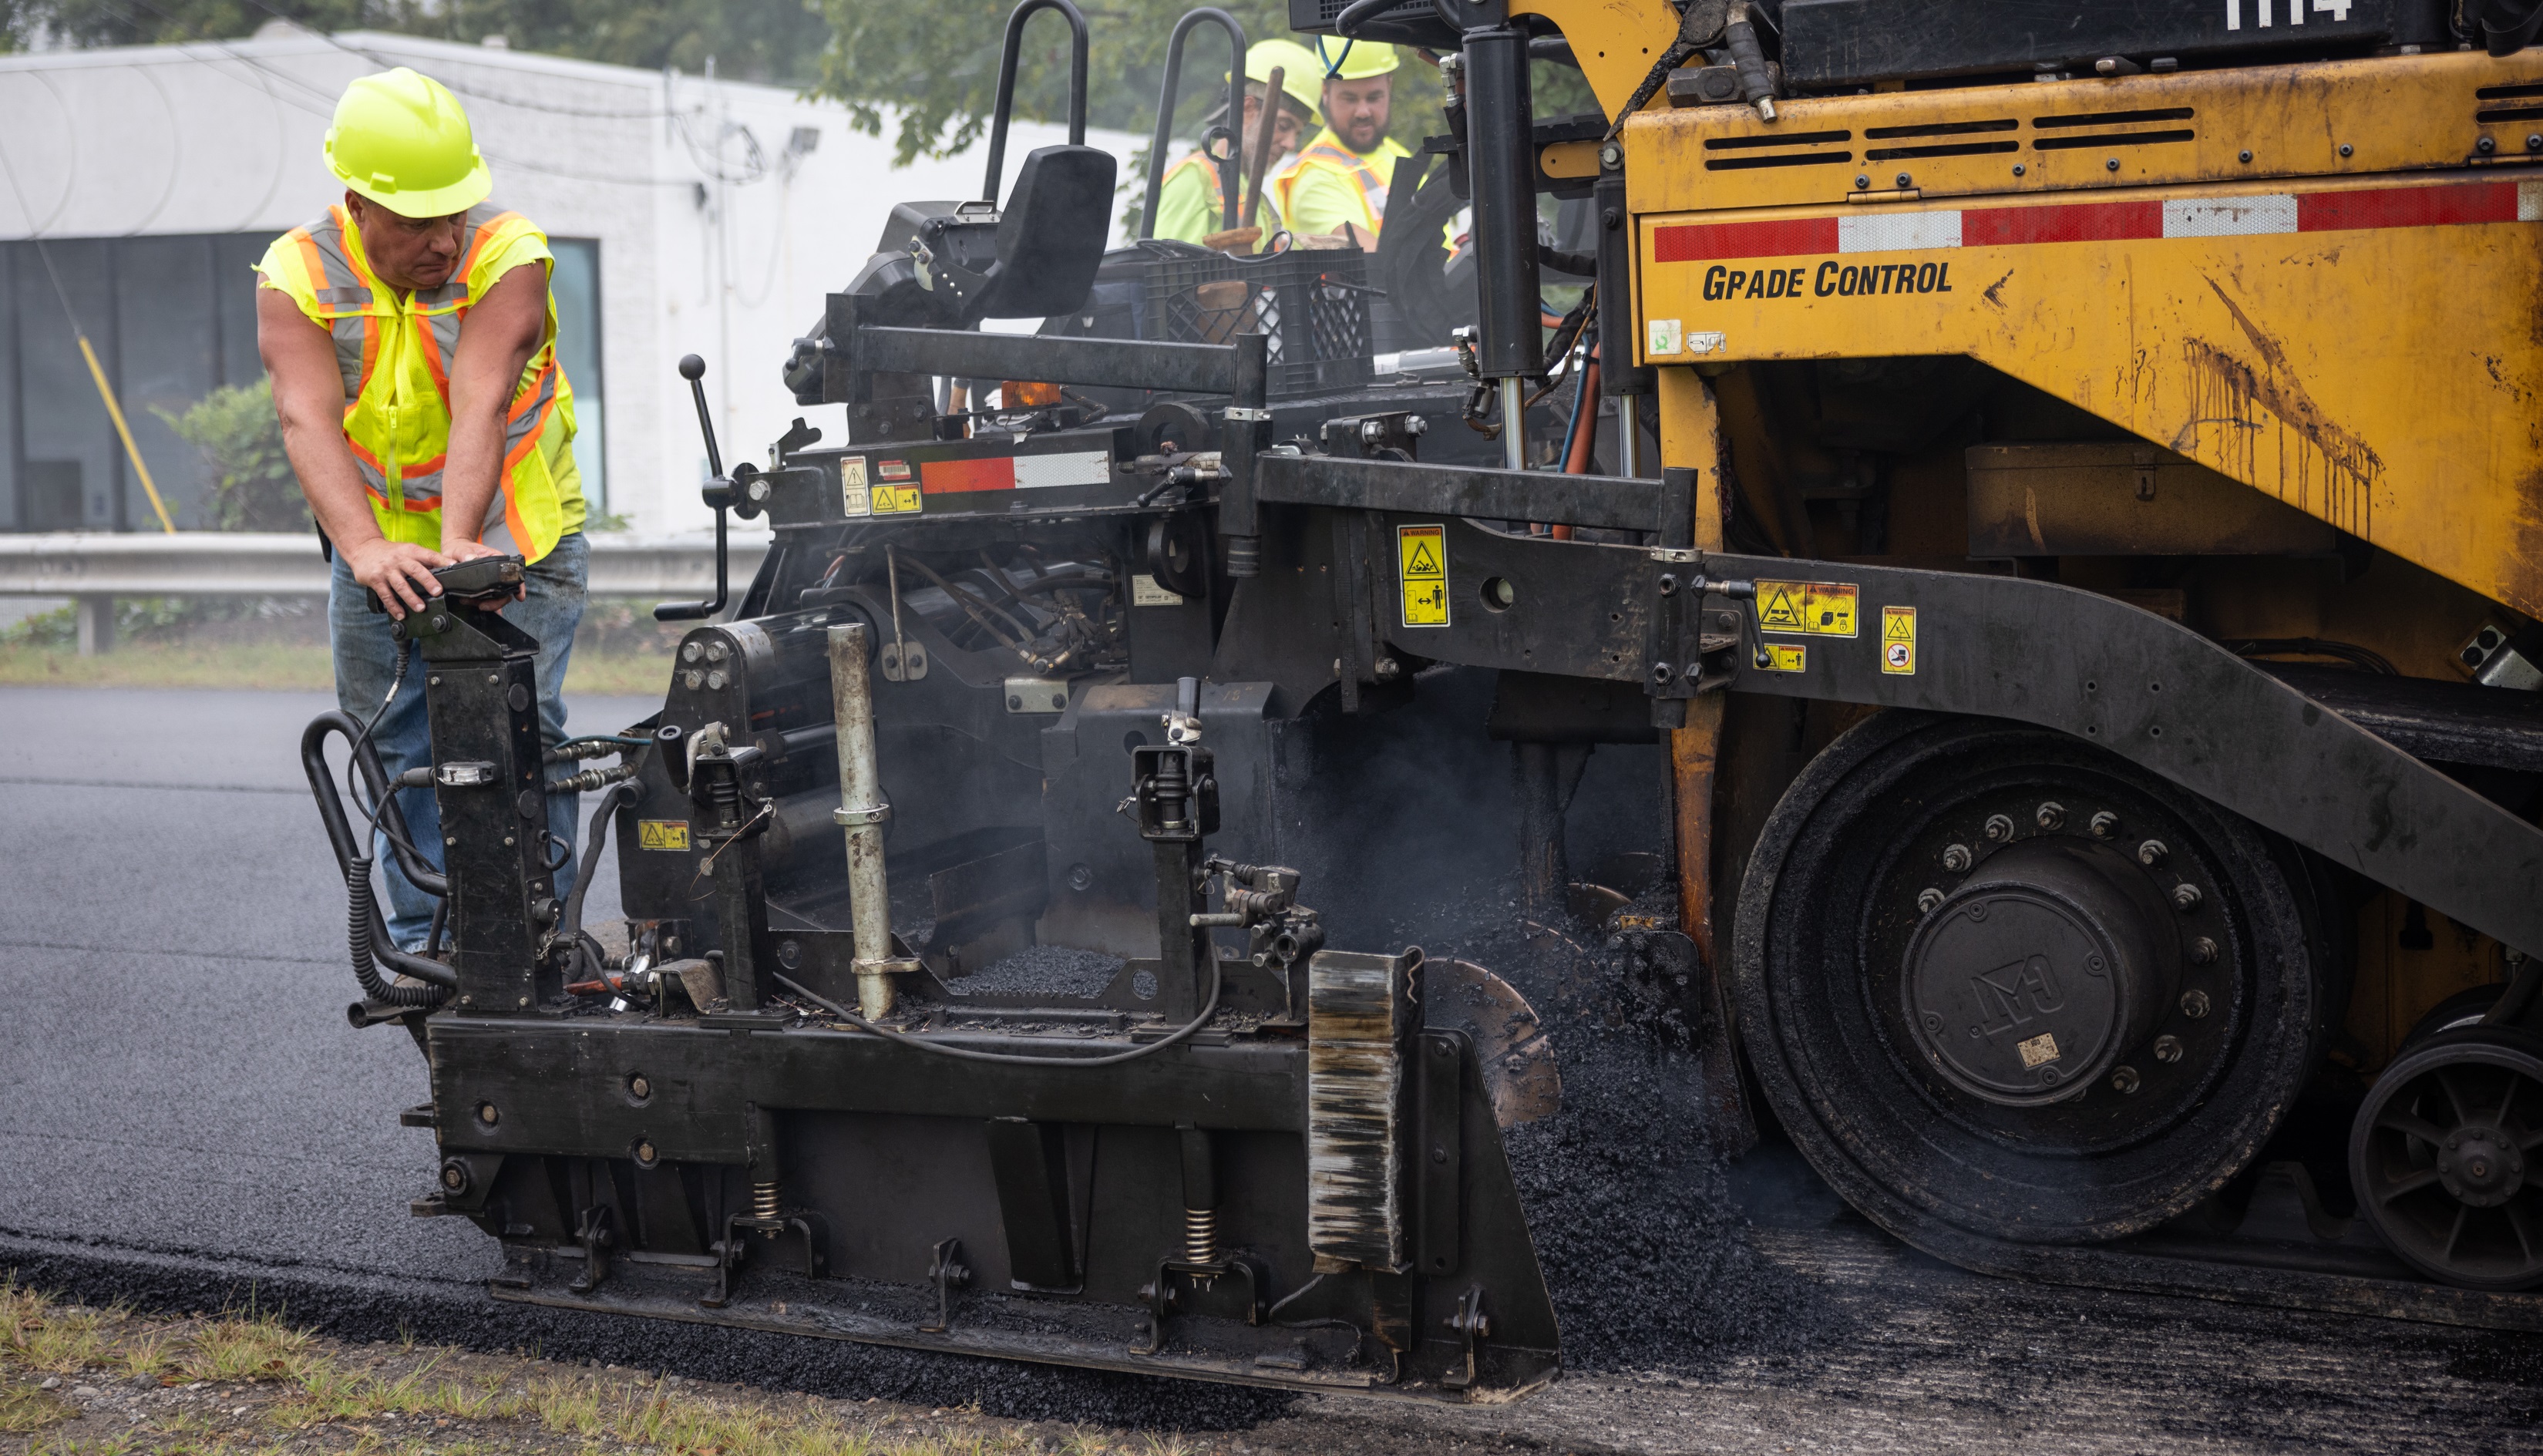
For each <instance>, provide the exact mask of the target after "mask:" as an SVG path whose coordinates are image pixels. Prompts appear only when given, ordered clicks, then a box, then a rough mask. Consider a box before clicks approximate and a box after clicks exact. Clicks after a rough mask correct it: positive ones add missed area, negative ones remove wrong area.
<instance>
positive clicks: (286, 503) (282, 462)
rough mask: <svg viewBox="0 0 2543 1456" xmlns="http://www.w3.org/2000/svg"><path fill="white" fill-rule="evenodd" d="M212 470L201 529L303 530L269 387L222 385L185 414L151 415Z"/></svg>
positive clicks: (304, 509)
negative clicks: (194, 450)
mask: <svg viewBox="0 0 2543 1456" xmlns="http://www.w3.org/2000/svg"><path fill="white" fill-rule="evenodd" d="M156 413H157V414H158V416H159V418H160V419H162V420H165V421H168V426H169V428H171V429H174V430H175V431H177V433H178V435H179V436H180V437H182V438H183V439H184V440H185V441H186V442H187V443H189V444H191V445H193V447H194V448H195V449H197V450H200V451H202V452H203V459H204V461H205V462H206V463H207V464H209V465H210V466H211V468H212V493H211V495H210V496H209V497H207V498H205V499H204V502H203V514H204V517H205V520H204V524H206V525H208V526H210V527H211V528H212V529H213V530H216V531H305V530H308V529H309V524H310V521H309V502H308V501H307V499H305V498H302V496H301V494H300V481H299V478H298V477H296V476H294V475H293V474H292V473H291V459H290V457H289V456H287V455H285V454H284V453H283V451H282V424H281V421H278V420H277V419H275V417H274V413H273V384H272V381H270V380H266V379H260V380H258V381H257V382H256V383H254V384H251V385H247V386H245V387H240V386H236V385H224V386H223V387H221V388H219V389H216V390H213V391H212V392H211V393H210V394H207V395H205V396H203V397H202V398H201V399H200V400H197V401H195V402H194V404H193V406H192V407H191V408H189V409H188V410H187V411H186V412H185V413H184V414H182V415H180V414H172V413H170V412H169V411H166V410H158V411H157V412H156Z"/></svg>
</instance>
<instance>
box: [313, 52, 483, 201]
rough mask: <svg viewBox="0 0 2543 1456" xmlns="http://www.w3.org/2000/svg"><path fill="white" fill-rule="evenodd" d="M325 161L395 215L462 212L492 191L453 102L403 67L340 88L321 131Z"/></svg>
mask: <svg viewBox="0 0 2543 1456" xmlns="http://www.w3.org/2000/svg"><path fill="white" fill-rule="evenodd" d="M327 166H328V168H329V169H330V170H332V171H333V172H334V173H335V174H336V180H337V181H339V182H342V183H343V184H344V185H345V186H347V187H348V188H351V189H352V190H353V191H354V192H359V193H361V194H362V195H363V196H365V197H368V198H370V199H371V200H372V201H374V202H377V203H379V204H380V205H381V206H383V207H386V208H387V209H389V210H390V211H391V212H394V213H397V214H398V215H399V216H401V217H448V216H450V215H451V214H452V213H455V212H465V211H467V210H468V209H469V208H471V207H474V206H476V205H477V204H478V203H480V202H483V201H485V200H486V194H487V193H489V192H493V191H494V190H495V181H494V178H493V177H492V176H490V175H489V174H488V173H487V171H486V158H485V157H484V156H483V155H482V154H480V153H479V152H478V150H477V139H476V136H475V134H474V133H473V132H471V131H470V129H469V126H468V114H467V113H466V112H464V111H462V110H460V108H459V99H458V98H457V97H455V96H452V95H451V94H450V89H449V88H448V87H446V86H444V85H442V84H441V83H440V82H438V81H435V80H433V79H432V78H431V77H430V76H426V75H422V74H420V73H418V72H416V71H412V70H409V69H407V68H406V67H405V66H400V67H398V68H397V69H396V70H393V71H383V72H381V73H380V74H378V75H376V76H363V77H360V78H358V79H356V80H355V81H354V82H353V83H352V84H351V85H349V86H347V87H346V88H345V94H344V95H343V96H342V97H340V98H338V99H337V101H336V117H335V124H334V125H332V126H329V127H328V128H327Z"/></svg>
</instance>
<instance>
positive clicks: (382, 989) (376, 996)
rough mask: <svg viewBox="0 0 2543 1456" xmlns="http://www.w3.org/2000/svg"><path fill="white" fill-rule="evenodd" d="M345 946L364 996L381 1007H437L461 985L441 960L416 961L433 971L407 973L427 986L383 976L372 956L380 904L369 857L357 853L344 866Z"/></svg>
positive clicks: (354, 977) (375, 942)
mask: <svg viewBox="0 0 2543 1456" xmlns="http://www.w3.org/2000/svg"><path fill="white" fill-rule="evenodd" d="M345 898H346V902H347V905H346V915H345V945H346V949H347V950H348V951H350V952H351V953H352V959H353V979H354V980H356V981H359V982H360V983H361V986H362V996H363V999H365V1000H368V1001H372V1002H376V1003H378V1004H379V1005H382V1006H405V1007H413V1008H419V1009H423V1008H430V1007H434V1006H438V1005H440V1004H441V1003H442V1002H443V1001H445V1000H447V999H448V998H449V996H450V993H451V991H452V990H453V989H454V988H455V987H457V986H458V984H459V978H458V977H457V976H454V975H452V974H451V973H450V967H449V966H446V965H443V964H441V963H439V962H438V961H432V960H419V961H418V962H417V963H418V964H420V965H423V966H428V967H430V969H431V971H432V974H429V975H426V974H424V973H422V972H421V971H417V970H410V971H408V972H407V974H409V975H412V976H414V977H415V978H416V979H417V980H420V981H424V982H426V984H424V985H421V986H395V985H391V984H389V983H388V982H387V981H385V980H382V979H381V978H380V971H379V967H378V965H376V964H375V963H373V958H372V950H373V948H374V947H375V946H377V945H378V944H379V943H378V941H376V940H375V939H373V937H374V934H375V930H374V927H375V924H376V922H377V921H378V920H379V917H380V907H379V903H378V901H377V899H376V898H375V897H374V896H373V894H372V891H371V860H370V856H368V855H355V856H354V857H353V862H352V863H351V864H350V865H347V866H346V867H345Z"/></svg>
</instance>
